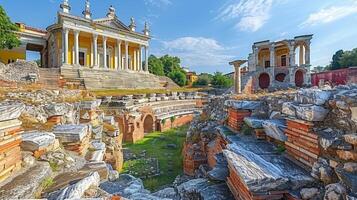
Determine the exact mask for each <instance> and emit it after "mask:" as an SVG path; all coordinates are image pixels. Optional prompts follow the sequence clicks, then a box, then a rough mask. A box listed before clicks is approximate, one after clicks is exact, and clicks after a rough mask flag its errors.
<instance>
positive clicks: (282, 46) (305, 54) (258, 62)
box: [229, 35, 313, 93]
mask: <svg viewBox="0 0 357 200" xmlns="http://www.w3.org/2000/svg"><path fill="white" fill-rule="evenodd" d="M312 36H313V35H302V36H297V37H295V38H293V39H289V40H282V41H277V42H270V41H269V40H266V41H261V42H256V43H254V44H253V46H252V53H250V54H249V56H248V59H247V60H236V61H233V62H230V63H229V64H230V65H233V66H234V68H235V73H234V79H235V84H234V87H235V92H236V93H242V92H244V93H253V92H255V91H258V90H262V89H269V88H271V87H289V86H296V87H302V86H303V85H306V84H309V83H310V44H311V39H312ZM245 63H247V66H243V65H244V64H245ZM243 68H244V69H245V70H242V69H243ZM242 71H244V73H242Z"/></svg>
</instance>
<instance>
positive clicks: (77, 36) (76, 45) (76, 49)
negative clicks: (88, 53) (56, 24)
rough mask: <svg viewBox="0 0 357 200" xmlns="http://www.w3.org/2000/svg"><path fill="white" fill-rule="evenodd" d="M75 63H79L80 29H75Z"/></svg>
mask: <svg viewBox="0 0 357 200" xmlns="http://www.w3.org/2000/svg"><path fill="white" fill-rule="evenodd" d="M74 54H75V56H74V57H75V60H74V64H76V65H79V31H74Z"/></svg>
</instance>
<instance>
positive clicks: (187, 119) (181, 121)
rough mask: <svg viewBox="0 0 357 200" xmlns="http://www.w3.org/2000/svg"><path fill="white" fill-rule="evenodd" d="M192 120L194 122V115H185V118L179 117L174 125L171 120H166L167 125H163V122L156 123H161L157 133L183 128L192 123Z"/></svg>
mask: <svg viewBox="0 0 357 200" xmlns="http://www.w3.org/2000/svg"><path fill="white" fill-rule="evenodd" d="M192 120H193V114H190V115H184V116H177V117H176V118H175V121H174V122H173V123H171V120H170V119H166V120H164V122H165V123H163V121H161V122H156V123H159V125H158V127H157V131H161V132H163V131H166V130H169V129H171V128H175V127H179V126H183V125H186V124H188V123H190V122H191V121H192Z"/></svg>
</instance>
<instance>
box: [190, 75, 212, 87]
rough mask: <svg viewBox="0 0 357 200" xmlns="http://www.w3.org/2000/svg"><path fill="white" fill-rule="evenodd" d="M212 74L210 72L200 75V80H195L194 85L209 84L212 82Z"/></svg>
mask: <svg viewBox="0 0 357 200" xmlns="http://www.w3.org/2000/svg"><path fill="white" fill-rule="evenodd" d="M212 77H213V76H212V75H211V74H208V73H202V74H200V75H199V76H198V80H197V81H195V82H194V83H193V84H192V85H193V86H194V87H198V86H208V85H209V84H211V82H212Z"/></svg>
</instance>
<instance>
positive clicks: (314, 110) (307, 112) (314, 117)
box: [295, 104, 329, 122]
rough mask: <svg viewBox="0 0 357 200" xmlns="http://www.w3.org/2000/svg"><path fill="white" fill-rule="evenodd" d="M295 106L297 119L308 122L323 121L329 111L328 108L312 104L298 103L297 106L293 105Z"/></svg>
mask: <svg viewBox="0 0 357 200" xmlns="http://www.w3.org/2000/svg"><path fill="white" fill-rule="evenodd" d="M295 108H296V115H297V117H298V118H299V119H302V120H306V121H310V122H320V121H323V120H324V119H325V117H326V115H327V114H328V112H329V110H328V109H325V108H323V107H321V106H316V105H312V104H300V105H299V106H295Z"/></svg>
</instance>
